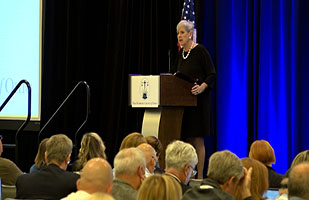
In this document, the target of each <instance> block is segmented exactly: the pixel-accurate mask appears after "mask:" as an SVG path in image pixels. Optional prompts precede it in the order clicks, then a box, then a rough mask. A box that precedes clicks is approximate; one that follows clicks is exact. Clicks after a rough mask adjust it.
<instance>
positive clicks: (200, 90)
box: [191, 82, 208, 95]
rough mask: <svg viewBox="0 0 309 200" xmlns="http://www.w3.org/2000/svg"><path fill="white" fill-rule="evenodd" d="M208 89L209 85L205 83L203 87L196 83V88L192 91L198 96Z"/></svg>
mask: <svg viewBox="0 0 309 200" xmlns="http://www.w3.org/2000/svg"><path fill="white" fill-rule="evenodd" d="M207 87H208V85H207V84H206V83H205V82H204V83H202V84H201V85H198V84H197V83H194V86H193V87H192V89H191V93H192V94H193V95H198V94H200V93H202V92H204V90H205V89H206V88H207Z"/></svg>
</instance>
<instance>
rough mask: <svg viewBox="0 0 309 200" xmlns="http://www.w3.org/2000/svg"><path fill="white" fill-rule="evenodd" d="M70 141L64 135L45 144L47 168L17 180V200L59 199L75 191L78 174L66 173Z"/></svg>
mask: <svg viewBox="0 0 309 200" xmlns="http://www.w3.org/2000/svg"><path fill="white" fill-rule="evenodd" d="M72 147H73V145H72V141H71V140H70V139H69V138H68V137H67V136H66V135H64V134H57V135H53V136H52V137H50V138H49V139H48V141H47V143H46V152H45V160H46V161H47V167H46V168H44V169H41V171H38V172H35V173H31V174H24V175H21V176H19V177H18V178H17V182H16V198H17V199H61V198H63V197H65V196H67V195H68V194H70V193H71V192H75V191H76V181H77V180H78V178H79V175H78V174H75V173H72V172H68V171H66V169H67V166H68V162H69V160H70V157H71V153H72Z"/></svg>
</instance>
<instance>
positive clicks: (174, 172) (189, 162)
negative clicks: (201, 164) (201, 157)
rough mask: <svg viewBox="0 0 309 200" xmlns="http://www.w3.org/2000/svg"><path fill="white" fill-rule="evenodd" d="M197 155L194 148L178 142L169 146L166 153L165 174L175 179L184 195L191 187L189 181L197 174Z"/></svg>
mask: <svg viewBox="0 0 309 200" xmlns="http://www.w3.org/2000/svg"><path fill="white" fill-rule="evenodd" d="M197 161H198V159H197V154H196V151H195V149H194V147H193V146H192V145H191V144H189V143H186V142H182V141H179V140H176V141H174V142H172V143H171V144H169V145H168V146H167V148H166V153H165V166H166V168H165V174H166V175H169V176H172V177H173V178H175V179H176V180H177V181H178V182H179V184H180V186H181V189H182V193H183V194H184V193H185V192H186V191H187V190H188V189H190V186H189V185H188V183H189V180H190V178H191V177H192V176H194V175H195V174H196V171H195V169H194V168H195V167H196V164H197Z"/></svg>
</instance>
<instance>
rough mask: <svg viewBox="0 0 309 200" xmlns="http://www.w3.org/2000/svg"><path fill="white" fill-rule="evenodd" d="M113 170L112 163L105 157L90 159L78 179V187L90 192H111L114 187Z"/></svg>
mask: <svg viewBox="0 0 309 200" xmlns="http://www.w3.org/2000/svg"><path fill="white" fill-rule="evenodd" d="M112 182H113V172H112V167H111V166H110V164H109V163H108V162H107V161H106V160H105V159H103V158H93V159H91V160H89V161H88V162H87V163H86V165H85V166H84V168H83V169H82V172H81V177H80V179H79V180H78V181H77V189H78V190H83V191H86V192H87V193H89V194H92V193H94V192H105V193H110V192H111V189H112Z"/></svg>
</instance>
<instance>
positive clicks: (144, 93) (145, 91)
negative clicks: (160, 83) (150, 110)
mask: <svg viewBox="0 0 309 200" xmlns="http://www.w3.org/2000/svg"><path fill="white" fill-rule="evenodd" d="M140 89H141V95H142V98H143V99H147V98H148V93H149V81H148V79H143V80H142V81H141V88H140Z"/></svg>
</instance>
